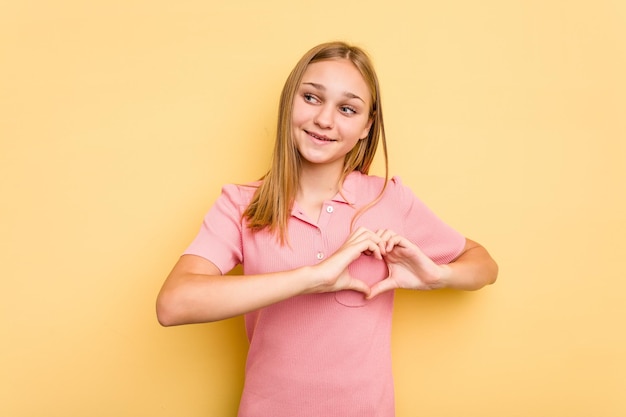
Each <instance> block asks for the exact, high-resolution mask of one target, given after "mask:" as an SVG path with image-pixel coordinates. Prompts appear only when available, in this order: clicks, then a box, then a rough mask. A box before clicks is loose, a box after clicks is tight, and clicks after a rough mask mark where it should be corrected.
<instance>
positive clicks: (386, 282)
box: [366, 277, 398, 300]
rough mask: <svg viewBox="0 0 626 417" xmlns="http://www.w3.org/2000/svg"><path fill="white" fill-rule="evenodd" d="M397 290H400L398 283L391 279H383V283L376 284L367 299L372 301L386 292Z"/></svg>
mask: <svg viewBox="0 0 626 417" xmlns="http://www.w3.org/2000/svg"><path fill="white" fill-rule="evenodd" d="M396 288H398V285H397V284H396V282H395V281H394V280H392V279H391V278H389V277H387V278H385V279H383V280H382V281H379V282H377V283H376V284H374V285H373V286H372V288H371V289H370V293H369V295H368V296H367V297H366V298H367V299H368V300H371V299H372V298H374V297H376V296H378V295H380V294H382V293H384V292H387V291H391V290H395V289H396Z"/></svg>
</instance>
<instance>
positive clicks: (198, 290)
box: [157, 267, 314, 326]
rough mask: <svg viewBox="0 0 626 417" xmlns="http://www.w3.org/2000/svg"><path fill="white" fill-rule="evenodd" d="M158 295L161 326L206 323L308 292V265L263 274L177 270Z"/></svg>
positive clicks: (311, 282) (158, 314) (309, 290)
mask: <svg viewBox="0 0 626 417" xmlns="http://www.w3.org/2000/svg"><path fill="white" fill-rule="evenodd" d="M168 281H170V282H166V285H164V287H163V289H162V290H161V292H160V293H159V296H158V298H157V317H158V319H159V322H160V323H161V324H162V325H164V326H174V325H180V324H191V323H206V322H212V321H217V320H223V319H227V318H231V317H235V316H238V315H241V314H245V313H249V312H251V311H254V310H257V309H259V308H262V307H266V306H268V305H271V304H274V303H277V302H279V301H282V300H285V299H288V298H291V297H294V296H296V295H300V294H305V293H307V292H311V288H312V287H314V282H313V276H312V274H311V269H310V268H308V267H303V268H298V269H295V270H292V271H285V272H278V273H272V274H262V275H202V274H191V273H185V274H177V275H176V276H175V277H172V278H168Z"/></svg>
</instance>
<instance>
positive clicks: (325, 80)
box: [302, 59, 371, 100]
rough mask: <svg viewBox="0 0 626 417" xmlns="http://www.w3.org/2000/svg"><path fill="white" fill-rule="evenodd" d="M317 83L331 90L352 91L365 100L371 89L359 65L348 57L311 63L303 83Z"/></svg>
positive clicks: (303, 77)
mask: <svg viewBox="0 0 626 417" xmlns="http://www.w3.org/2000/svg"><path fill="white" fill-rule="evenodd" d="M305 83H315V84H319V85H321V86H323V87H324V88H325V89H327V90H329V91H335V92H339V93H342V94H343V93H351V94H355V95H358V96H359V97H361V98H363V100H365V99H367V98H369V97H370V96H371V91H370V89H369V87H368V85H367V83H366V82H365V79H364V78H363V75H361V72H360V71H359V70H358V69H357V67H356V66H355V65H354V64H353V63H352V62H351V61H349V60H347V59H331V60H324V61H318V62H314V63H312V64H309V66H308V67H307V69H306V70H305V72H304V75H303V76H302V84H305Z"/></svg>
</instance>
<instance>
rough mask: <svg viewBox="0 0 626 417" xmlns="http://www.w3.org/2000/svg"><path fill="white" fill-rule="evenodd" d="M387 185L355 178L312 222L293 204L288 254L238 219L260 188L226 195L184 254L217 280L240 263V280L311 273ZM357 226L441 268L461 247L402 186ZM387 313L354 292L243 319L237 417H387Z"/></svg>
mask: <svg viewBox="0 0 626 417" xmlns="http://www.w3.org/2000/svg"><path fill="white" fill-rule="evenodd" d="M384 181H385V180H384V179H383V178H379V177H375V176H367V175H364V174H361V173H359V172H353V173H351V174H350V175H349V176H348V177H347V178H346V180H345V181H344V184H343V188H342V191H341V193H339V194H337V195H336V196H335V198H333V199H332V200H330V201H327V202H325V203H324V207H325V209H324V208H323V209H322V212H321V213H320V217H319V219H318V221H317V222H313V221H311V220H310V219H308V218H307V217H306V216H304V215H303V214H302V213H301V212H300V211H299V210H298V207H297V203H296V204H295V205H294V207H293V209H292V213H291V218H290V219H289V223H288V242H289V243H288V244H287V245H285V246H280V244H279V243H278V241H277V239H276V237H275V236H274V235H271V234H270V233H269V232H267V231H266V230H262V231H260V232H256V233H253V232H251V231H250V230H249V229H248V228H247V227H246V225H245V220H243V219H242V213H243V211H244V210H245V208H246V207H247V205H248V204H249V202H250V199H251V198H252V195H253V194H254V191H255V190H256V186H258V183H255V184H251V185H249V186H237V185H228V186H225V187H224V188H223V190H222V194H221V196H220V197H219V198H218V200H217V201H216V203H215V205H214V206H213V207H212V208H211V209H210V211H209V212H208V213H207V215H206V216H205V219H204V222H203V224H202V227H201V229H200V232H199V233H198V235H197V237H196V238H195V239H194V241H193V242H192V243H191V245H190V246H189V247H188V249H187V250H186V251H185V254H193V255H197V256H202V257H204V258H206V259H208V260H210V261H211V262H213V263H214V264H215V265H216V266H217V267H218V268H219V269H220V270H221V271H222V272H223V273H226V272H228V271H230V270H231V269H232V268H233V267H235V266H236V265H237V264H240V263H241V264H243V267H244V274H260V273H268V272H276V271H285V270H291V269H295V268H298V267H301V266H303V265H314V264H316V263H319V262H322V261H323V260H324V259H325V258H327V257H329V256H331V255H332V254H333V253H334V252H335V251H336V250H337V249H338V248H339V247H341V245H342V244H343V243H344V242H345V240H346V239H347V238H348V236H349V235H350V224H351V221H352V219H353V217H354V215H355V214H356V213H357V211H358V209H359V208H361V207H363V206H365V205H366V204H368V203H370V202H371V201H373V200H374V199H375V198H376V197H377V196H378V194H379V193H380V191H381V189H382V187H383V185H384ZM359 226H364V227H367V228H369V229H370V230H378V229H391V230H393V231H395V232H396V233H399V234H401V235H403V236H404V237H406V238H407V239H409V240H411V241H412V242H414V243H415V244H417V245H418V246H419V247H420V248H421V249H422V251H424V253H425V254H426V255H428V256H429V257H430V258H431V259H433V260H434V261H435V262H436V263H440V264H441V263H447V262H450V261H452V260H453V259H454V258H455V257H456V256H458V254H459V253H460V252H461V250H462V249H463V247H464V245H465V238H464V237H463V236H462V235H460V234H459V233H458V232H456V231H454V230H453V229H452V228H450V227H449V226H447V225H446V224H445V223H444V222H442V221H441V220H440V219H439V218H438V217H437V216H436V215H434V214H433V213H432V212H431V211H430V210H429V209H428V208H427V207H426V206H425V205H424V204H423V203H422V202H421V201H420V200H419V199H418V198H417V197H415V195H414V194H413V193H412V192H411V190H410V189H408V188H407V187H405V186H403V185H402V184H401V182H400V180H399V179H398V178H393V179H392V180H390V181H389V182H388V185H387V188H386V190H385V193H384V195H383V198H382V199H381V200H380V201H379V202H378V203H377V204H375V205H374V206H372V207H371V208H369V209H368V210H366V211H365V212H363V213H362V214H361V215H359V217H358V218H357V220H356V221H355V224H354V228H355V229H356V228H358V227H359ZM349 271H350V273H351V274H352V276H354V277H355V278H358V279H361V280H363V281H364V282H365V283H367V284H368V285H372V284H374V283H376V282H378V281H380V280H382V279H384V278H385V277H386V276H387V275H388V270H387V267H386V265H385V263H384V262H383V261H380V260H376V259H375V258H374V257H372V256H366V255H362V256H361V257H360V258H359V259H357V260H356V261H355V262H353V263H352V264H351V265H350V266H349ZM392 307H393V292H387V293H383V294H381V295H379V296H378V297H376V298H374V299H373V300H367V301H366V300H365V299H364V297H363V296H362V295H361V294H360V293H356V292H354V291H340V292H337V293H326V294H308V295H302V296H297V297H293V298H290V299H288V300H285V301H282V302H279V303H276V304H274V305H271V306H269V307H266V308H262V309H260V310H258V311H255V312H252V313H249V314H246V316H245V322H246V330H247V334H248V338H249V340H250V349H249V352H248V360H247V363H246V381H245V386H244V391H243V394H242V398H241V404H240V409H239V417H253V416H273V417H293V416H299V417H309V416H310V417H313V416H325V417H363V416H366V417H370V416H372V417H373V416H376V417H393V416H394V397H393V380H392V375H391V353H390V352H391V342H390V334H391V314H392Z"/></svg>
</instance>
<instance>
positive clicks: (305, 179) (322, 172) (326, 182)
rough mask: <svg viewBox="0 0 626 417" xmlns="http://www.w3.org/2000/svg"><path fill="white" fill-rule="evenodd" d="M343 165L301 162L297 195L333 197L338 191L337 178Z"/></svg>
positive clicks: (322, 197) (321, 197) (315, 197)
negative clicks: (315, 164)
mask: <svg viewBox="0 0 626 417" xmlns="http://www.w3.org/2000/svg"><path fill="white" fill-rule="evenodd" d="M342 170H343V165H337V166H314V165H313V166H312V165H309V164H303V165H302V168H301V171H300V184H299V189H298V197H299V198H302V197H304V196H306V197H307V199H309V198H313V199H315V200H318V199H320V200H327V199H330V198H333V197H334V196H335V195H336V194H337V192H338V191H339V188H340V186H341V185H340V184H339V178H340V177H341V172H342Z"/></svg>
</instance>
